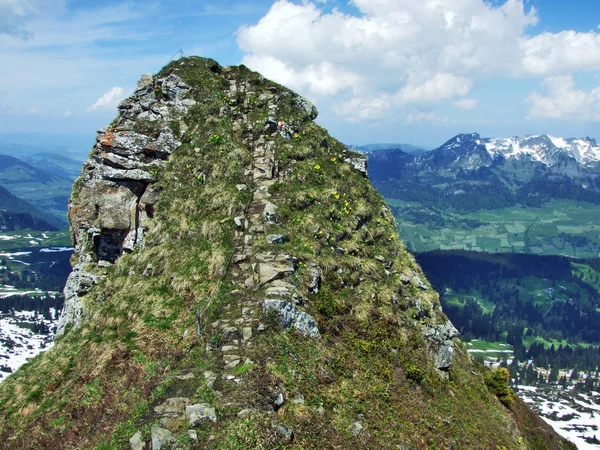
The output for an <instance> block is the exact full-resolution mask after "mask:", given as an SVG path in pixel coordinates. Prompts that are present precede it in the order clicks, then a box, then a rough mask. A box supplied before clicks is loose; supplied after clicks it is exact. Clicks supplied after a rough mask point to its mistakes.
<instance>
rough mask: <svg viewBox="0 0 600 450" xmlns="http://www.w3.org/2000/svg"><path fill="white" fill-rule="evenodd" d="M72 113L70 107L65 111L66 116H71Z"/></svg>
mask: <svg viewBox="0 0 600 450" xmlns="http://www.w3.org/2000/svg"><path fill="white" fill-rule="evenodd" d="M72 115H73V113H72V112H71V111H70V110H68V109H67V110H66V111H65V112H64V113H63V116H64V117H71V116H72Z"/></svg>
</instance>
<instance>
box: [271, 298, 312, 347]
mask: <svg viewBox="0 0 600 450" xmlns="http://www.w3.org/2000/svg"><path fill="white" fill-rule="evenodd" d="M263 311H264V312H265V313H266V314H269V313H275V314H276V315H277V316H278V317H279V318H280V320H281V325H282V326H283V328H286V329H288V328H295V329H296V330H298V331H299V332H300V333H302V334H304V335H305V336H309V337H312V338H318V337H320V336H321V333H320V332H319V328H318V326H317V322H316V321H315V319H314V318H313V317H312V316H311V315H310V314H308V313H305V312H304V311H301V310H300V309H299V308H298V307H297V306H296V305H293V304H291V303H289V302H286V301H285V300H265V301H264V302H263Z"/></svg>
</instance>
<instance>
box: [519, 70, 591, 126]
mask: <svg viewBox="0 0 600 450" xmlns="http://www.w3.org/2000/svg"><path fill="white" fill-rule="evenodd" d="M543 85H544V87H545V88H546V95H542V94H539V93H538V92H533V93H532V94H531V95H530V96H529V97H528V98H527V99H526V103H527V104H528V105H529V117H530V118H535V119H571V120H580V121H591V122H600V87H597V88H595V89H593V90H591V91H590V92H585V91H583V90H579V89H577V88H576V87H575V81H574V79H573V76H571V75H563V76H555V77H548V78H547V79H546V80H544V82H543Z"/></svg>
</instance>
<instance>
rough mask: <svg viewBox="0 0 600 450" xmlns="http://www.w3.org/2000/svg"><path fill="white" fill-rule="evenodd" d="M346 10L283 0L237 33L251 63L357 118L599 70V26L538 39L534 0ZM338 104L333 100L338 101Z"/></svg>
mask: <svg viewBox="0 0 600 450" xmlns="http://www.w3.org/2000/svg"><path fill="white" fill-rule="evenodd" d="M351 3H352V4H353V5H354V6H355V7H356V9H357V10H358V12H357V13H355V14H345V13H343V12H341V11H340V10H338V9H335V8H334V9H326V7H325V6H323V5H320V4H318V3H316V2H315V1H312V2H311V1H308V0H303V1H302V2H301V3H294V2H292V1H291V0H277V1H276V2H275V3H274V4H273V6H272V7H271V9H270V10H269V11H268V12H267V14H266V15H265V16H264V17H262V19H260V20H259V22H258V23H256V24H255V25H253V26H243V27H241V28H240V29H239V30H238V36H237V39H238V45H239V46H240V48H241V50H242V51H244V53H245V56H244V58H243V61H242V62H243V64H246V65H247V66H249V67H250V68H252V69H256V70H258V71H261V72H262V73H263V74H265V75H266V76H267V77H269V78H273V79H275V80H276V81H279V82H281V83H283V84H285V85H288V86H290V87H291V88H293V89H296V90H299V91H300V92H301V93H303V94H304V95H307V96H308V97H310V98H312V99H315V98H316V100H317V101H318V102H326V101H327V97H331V99H332V101H334V102H335V104H334V105H333V110H334V111H335V112H337V113H338V114H340V115H341V116H343V117H345V118H346V119H348V120H357V119H362V118H367V117H371V116H367V115H368V114H379V116H381V115H382V114H392V113H394V114H401V113H402V111H403V107H404V105H407V104H412V105H415V106H419V105H431V104H436V103H447V102H455V106H456V107H458V108H460V109H463V110H469V109H473V108H475V107H476V106H477V102H476V101H475V100H472V99H462V100H457V99H460V98H461V97H464V96H466V95H468V94H469V93H470V92H471V90H472V88H473V85H474V83H476V82H477V81H478V80H481V79H489V78H491V77H493V78H502V77H508V78H521V77H540V76H543V77H548V76H553V75H558V74H565V73H572V72H573V71H598V70H600V34H598V33H596V32H595V31H590V32H588V33H576V32H573V31H564V32H560V33H543V34H539V35H534V36H530V35H529V34H528V32H529V30H530V27H531V26H533V25H535V24H537V23H538V20H539V19H538V16H537V11H536V10H535V8H533V7H526V6H525V3H528V2H526V1H525V0H504V1H502V0H499V1H494V2H490V1H485V0H458V1H457V0H420V1H414V0H351ZM330 101H331V100H330Z"/></svg>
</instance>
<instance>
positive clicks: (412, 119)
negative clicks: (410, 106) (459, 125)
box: [406, 112, 450, 123]
mask: <svg viewBox="0 0 600 450" xmlns="http://www.w3.org/2000/svg"><path fill="white" fill-rule="evenodd" d="M406 121H407V122H408V123H422V122H432V123H447V122H449V121H450V119H448V118H447V117H440V116H438V115H437V114H434V113H432V112H429V113H426V112H418V113H410V114H409V115H408V119H407V120H406Z"/></svg>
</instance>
